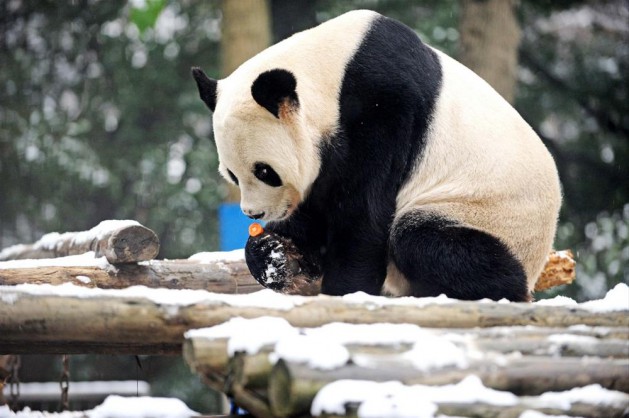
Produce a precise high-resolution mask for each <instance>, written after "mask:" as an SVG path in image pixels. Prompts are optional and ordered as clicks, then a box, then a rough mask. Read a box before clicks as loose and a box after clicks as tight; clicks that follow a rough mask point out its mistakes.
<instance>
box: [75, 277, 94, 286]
mask: <svg viewBox="0 0 629 418" xmlns="http://www.w3.org/2000/svg"><path fill="white" fill-rule="evenodd" d="M76 279H77V280H78V281H80V282H81V283H85V284H88V283H91V282H92V279H90V278H89V277H87V276H76Z"/></svg>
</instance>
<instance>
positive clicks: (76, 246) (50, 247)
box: [0, 221, 159, 264]
mask: <svg viewBox="0 0 629 418" xmlns="http://www.w3.org/2000/svg"><path fill="white" fill-rule="evenodd" d="M89 251H94V252H95V256H96V257H103V256H104V257H106V258H107V261H108V262H110V263H111V264H120V263H135V262H138V261H146V260H152V259H153V258H155V257H156V256H157V253H158V252H159V239H158V238H157V235H156V234H155V232H153V231H152V230H150V229H149V228H147V227H145V226H142V225H140V224H139V223H137V222H135V221H103V222H101V223H100V224H99V225H98V226H96V227H94V228H92V229H90V230H89V231H82V232H66V233H64V234H58V233H51V234H46V235H44V236H43V237H42V239H40V240H39V241H37V242H36V243H34V244H30V245H24V244H21V245H16V246H13V247H9V248H6V249H4V250H3V251H1V252H0V261H7V260H24V259H41V258H55V257H65V256H69V255H78V254H83V253H86V252H89Z"/></svg>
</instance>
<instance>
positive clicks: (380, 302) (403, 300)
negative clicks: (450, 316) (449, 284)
mask: <svg viewBox="0 0 629 418" xmlns="http://www.w3.org/2000/svg"><path fill="white" fill-rule="evenodd" d="M342 299H343V302H346V303H354V304H359V305H371V306H373V307H382V306H415V307H423V306H426V305H443V304H449V303H457V302H460V301H459V300H458V299H451V298H449V297H447V296H446V295H444V294H441V295H439V296H436V297H424V298H416V297H411V296H406V297H396V298H390V297H386V296H374V295H369V294H367V293H365V292H355V293H350V294H347V295H344V296H342Z"/></svg>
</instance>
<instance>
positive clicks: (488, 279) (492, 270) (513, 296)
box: [389, 211, 530, 301]
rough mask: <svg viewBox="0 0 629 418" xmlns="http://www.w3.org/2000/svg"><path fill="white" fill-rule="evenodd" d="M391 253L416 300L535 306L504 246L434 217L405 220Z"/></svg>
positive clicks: (423, 215) (421, 215)
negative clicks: (506, 301)
mask: <svg viewBox="0 0 629 418" xmlns="http://www.w3.org/2000/svg"><path fill="white" fill-rule="evenodd" d="M389 250H390V255H391V261H392V262H393V263H394V264H395V266H396V267H397V269H398V270H399V271H400V272H401V273H402V274H403V275H404V277H405V278H406V280H407V281H408V286H407V289H408V293H409V294H410V295H412V296H419V297H421V296H438V295H440V294H442V293H445V294H446V295H447V296H449V297H452V298H456V299H467V300H477V299H483V298H490V299H493V300H500V299H503V298H506V299H509V300H512V301H527V300H530V293H529V291H528V287H527V281H526V274H525V272H524V269H523V267H522V265H521V264H520V262H519V261H518V260H517V259H516V258H515V256H513V254H512V253H511V252H510V251H509V249H508V248H507V247H506V246H505V245H504V244H503V243H502V242H501V241H500V240H498V239H497V238H495V237H494V236H492V235H489V234H487V233H485V232H482V231H479V230H476V229H472V228H468V227H465V226H462V225H460V224H457V223H456V222H454V221H452V220H449V219H447V218H445V217H442V216H439V215H435V214H434V213H426V212H423V211H413V212H409V213H406V214H404V215H402V216H400V217H399V218H398V219H397V220H396V221H395V223H394V225H393V228H392V231H391V237H390V249H389Z"/></svg>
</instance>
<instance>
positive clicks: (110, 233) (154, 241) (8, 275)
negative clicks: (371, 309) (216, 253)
mask: <svg viewBox="0 0 629 418" xmlns="http://www.w3.org/2000/svg"><path fill="white" fill-rule="evenodd" d="M158 252H159V239H158V237H157V235H156V234H155V232H153V231H152V230H150V229H148V228H146V227H144V226H142V225H140V224H139V223H138V222H136V221H132V220H125V221H118V220H109V221H103V222H101V223H100V224H99V225H97V226H95V227H94V228H92V229H90V230H89V231H82V232H65V233H62V234H60V233H57V232H52V233H49V234H46V235H44V236H43V237H42V238H41V239H40V240H39V241H37V242H35V243H34V244H19V245H14V246H12V247H8V248H5V249H4V250H2V251H0V262H2V261H9V260H33V259H35V260H41V259H51V258H57V257H67V256H75V255H79V254H84V253H91V254H93V255H94V256H95V257H96V258H99V257H105V258H106V259H107V261H108V262H109V263H111V264H123V263H137V262H140V261H147V260H152V259H154V258H155V257H156V256H157V254H158ZM203 254H206V255H207V254H209V255H211V254H212V253H203ZM231 261H232V262H233V263H234V265H235V266H236V265H237V267H236V268H235V269H234V270H236V271H248V269H247V267H246V264H245V262H244V256H241V257H240V258H239V259H237V260H231ZM31 264H35V265H37V263H31ZM20 267H21V268H29V267H33V266H29V264H27V263H22V264H20ZM57 267H61V265H57ZM63 267H64V268H63V269H62V268H58V269H55V270H29V271H14V272H8V271H5V272H4V274H3V275H2V276H1V277H0V285H3V284H8V285H11V284H17V283H51V284H56V283H61V282H66V281H68V279H69V281H71V282H72V283H75V284H77V285H81V284H82V283H83V282H82V281H81V280H76V279H73V277H74V278H76V277H77V276H87V277H89V275H88V274H82V272H81V271H77V270H76V269H74V267H80V266H73V265H71V264H65V265H63ZM169 267H172V265H170V266H167V267H166V269H168V268H169ZM0 268H2V266H0ZM4 268H5V269H6V268H7V267H6V266H5V267H4ZM130 270H132V269H127V271H130ZM145 270H146V269H145ZM184 270H185V269H184ZM89 273H93V272H91V271H90V272H89ZM173 273H174V274H173V275H171V276H170V277H172V278H173V279H174V281H175V282H177V283H181V282H183V283H185V282H187V280H186V279H187V276H186V275H185V271H182V274H181V275H179V276H177V274H176V273H175V272H173ZM94 274H97V273H94ZM115 276H120V277H122V279H118V278H117V277H116V278H115V280H113V282H112V281H111V280H107V279H106V277H107V276H104V275H102V274H101V275H98V279H97V280H93V281H92V282H91V284H89V286H96V287H103V288H121V287H124V286H127V284H125V278H126V277H129V275H128V274H127V273H126V272H125V271H123V272H122V273H121V274H116V272H115V270H114V271H113V274H112V272H111V271H110V272H109V273H108V277H112V278H113V277H115ZM574 277H575V262H574V258H573V256H572V253H571V252H570V251H553V252H551V253H550V254H549V256H548V260H547V263H546V266H545V268H544V270H543V272H542V274H541V275H540V278H539V279H538V281H537V284H536V287H535V290H536V291H543V290H546V289H549V288H551V287H555V286H559V285H563V284H569V283H571V282H572V281H573V280H574ZM131 279H132V280H133V279H134V278H133V277H131ZM139 280H140V283H137V284H146V283H145V282H143V280H142V278H140V279H139ZM114 282H115V283H114ZM193 282H194V280H193ZM151 283H160V285H162V283H163V281H162V280H159V279H158V280H157V281H154V280H152V281H151ZM191 284H192V285H193V284H194V283H191ZM319 285H320V284H319V283H316V284H315V285H314V286H313V284H312V283H311V282H309V281H304V282H303V283H302V281H299V280H297V281H295V282H294V283H293V285H292V286H288V287H287V289H288V291H286V292H285V293H288V294H301V295H313V294H315V293H317V292H318V290H317V287H318V286H319ZM166 287H172V286H166ZM175 287H177V286H175ZM184 287H185V285H184ZM190 288H192V289H196V288H198V287H190Z"/></svg>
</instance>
